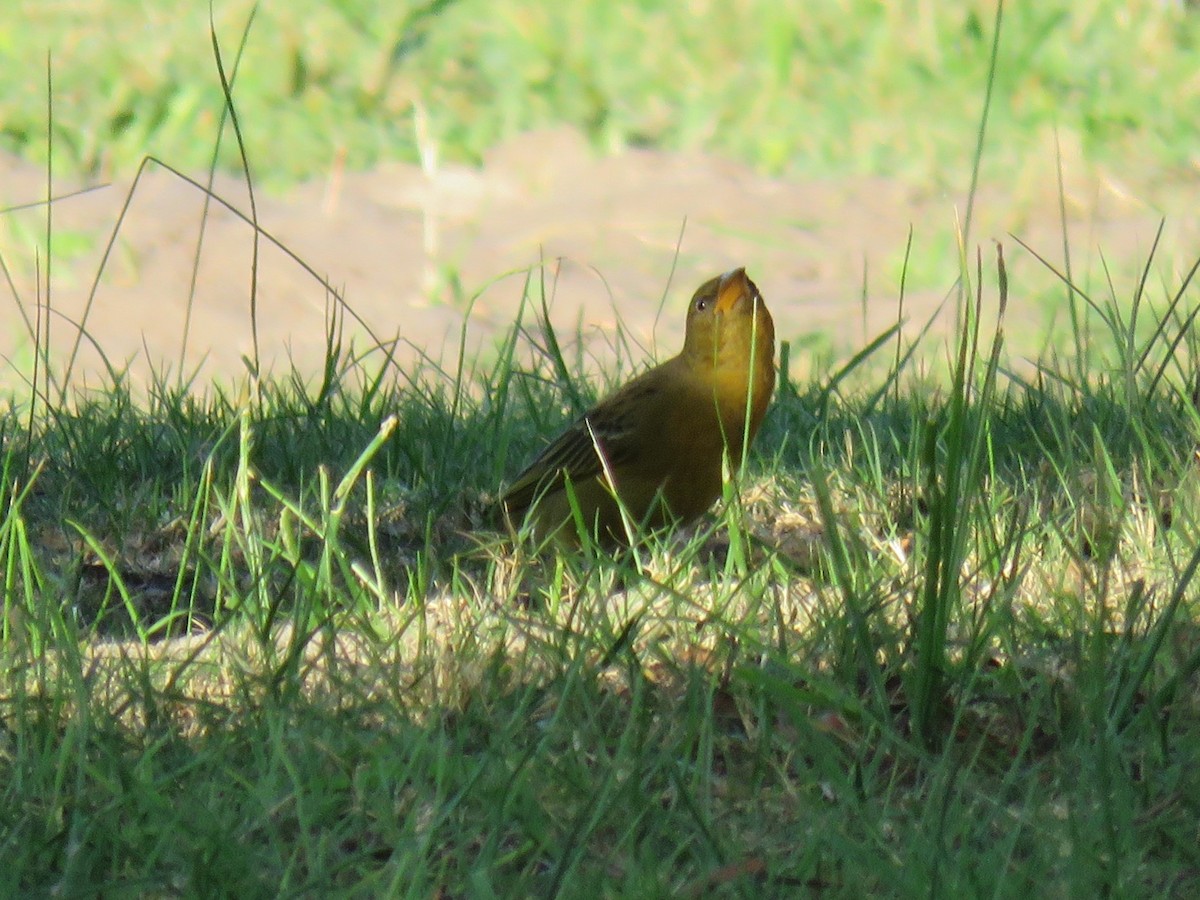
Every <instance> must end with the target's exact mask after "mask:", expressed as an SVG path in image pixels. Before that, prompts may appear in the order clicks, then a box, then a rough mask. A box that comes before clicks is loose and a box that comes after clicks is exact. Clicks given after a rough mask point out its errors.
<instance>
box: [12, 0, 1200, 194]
mask: <svg viewBox="0 0 1200 900" xmlns="http://www.w3.org/2000/svg"><path fill="white" fill-rule="evenodd" d="M26 7H27V8H25V9H24V10H23V15H22V16H21V17H19V18H13V19H10V20H9V21H8V22H7V23H5V24H0V98H3V99H0V123H2V125H0V146H3V147H7V148H11V149H14V150H16V151H17V152H19V153H21V154H23V155H27V156H31V157H33V158H41V155H42V154H44V147H45V132H46V97H45V94H44V82H45V75H44V73H45V71H46V64H47V55H49V61H50V69H51V74H52V76H53V82H54V100H55V107H56V115H55V119H56V125H57V128H56V142H57V144H58V149H59V153H60V154H61V156H60V163H59V164H60V166H61V167H62V168H63V170H64V171H71V172H82V173H93V174H95V175H99V176H100V177H107V175H108V174H109V173H111V172H114V171H115V172H125V173H127V172H129V171H130V170H131V169H132V168H133V167H134V166H135V165H136V164H137V163H138V161H140V159H141V157H142V156H143V155H144V154H146V153H153V154H156V155H158V156H160V157H163V158H166V159H169V160H171V161H172V162H173V163H174V164H175V165H177V166H179V167H180V168H183V169H184V170H189V171H196V170H198V169H202V168H205V167H206V166H207V164H208V160H209V156H210V154H211V148H212V146H213V143H214V140H215V136H216V131H217V124H218V117H217V116H216V115H215V114H214V110H219V109H220V99H221V88H220V83H219V80H218V79H217V77H216V75H215V70H214V68H213V65H212V46H211V42H210V40H209V33H208V15H207V9H206V5H205V4H203V3H196V4H185V5H183V6H182V7H179V8H176V7H171V8H169V9H168V8H166V7H163V6H162V5H161V4H157V3H149V2H146V0H104V2H99V0H97V2H90V3H89V2H85V3H71V4H48V5H45V4H26ZM251 10H252V5H251V4H250V3H249V2H245V0H238V2H233V0H226V2H217V3H214V19H215V22H216V26H217V35H218V38H219V40H220V42H221V44H222V49H223V53H224V55H225V57H226V61H227V66H228V67H229V68H230V69H231V70H232V61H233V60H234V59H235V57H237V55H238V54H237V48H238V46H239V43H240V42H241V40H242V35H243V33H244V32H245V31H246V29H247V28H249V40H248V41H247V43H246V47H245V51H244V53H243V54H242V56H241V59H242V65H241V67H240V69H239V77H238V78H237V79H236V87H235V94H236V98H237V102H238V106H239V109H240V110H241V113H242V115H243V117H244V118H245V119H246V120H247V121H253V122H255V123H256V125H257V127H256V128H255V129H253V131H252V133H250V134H248V135H247V140H248V144H249V156H250V159H251V161H252V164H253V166H254V175H255V177H256V179H257V180H258V181H260V182H263V183H267V184H279V183H281V182H286V181H290V180H293V179H296V178H302V177H311V176H314V175H321V174H323V173H325V172H327V171H328V170H329V168H330V167H331V166H333V165H335V164H336V163H337V162H338V161H339V160H340V159H342V158H344V160H345V162H346V163H347V164H348V165H349V166H351V167H353V168H362V167H367V166H370V165H372V164H374V163H376V162H378V161H379V160H386V159H395V158H401V159H406V160H409V161H416V160H417V158H418V146H417V138H416V134H415V129H414V119H413V116H414V109H415V108H416V107H417V106H423V107H424V108H425V109H426V110H427V112H428V116H429V122H430V135H431V139H432V140H433V141H434V142H435V143H436V144H437V145H438V147H439V148H440V152H441V156H442V157H443V158H444V159H449V160H463V161H471V162H473V161H478V160H479V159H481V158H482V157H483V156H484V154H486V152H487V151H488V150H489V149H490V148H492V147H493V146H494V145H495V144H496V143H497V142H498V141H500V140H502V139H503V138H505V137H507V136H509V135H512V134H515V133H518V132H521V131H525V130H528V129H531V128H538V127H543V126H547V125H555V124H559V123H563V122H567V123H572V124H574V125H576V126H577V127H579V128H581V129H583V130H584V131H585V132H586V133H587V134H588V136H589V138H590V139H591V140H592V141H593V143H594V144H595V146H596V147H598V148H600V149H601V150H604V151H609V150H614V149H617V148H621V147H628V146H654V147H665V148H704V149H707V150H711V151H716V152H718V153H721V154H723V155H726V156H730V157H733V158H736V159H740V160H743V161H746V162H748V163H750V164H752V165H754V166H756V167H758V168H761V169H763V170H766V171H773V172H788V173H791V174H803V175H829V174H849V175H861V174H880V173H882V174H898V175H902V176H904V177H906V178H908V179H910V180H913V181H915V182H917V183H921V184H929V183H932V184H934V185H936V186H938V187H947V186H955V187H958V186H961V185H962V184H963V183H964V182H965V180H966V174H967V173H966V171H965V170H964V169H963V161H964V160H969V159H970V158H971V154H972V151H973V149H974V139H975V125H976V120H977V110H978V97H979V94H978V90H979V85H980V84H982V83H983V80H984V79H985V77H986V74H987V71H988V58H989V43H990V34H991V27H990V26H991V21H992V18H993V12H992V4H991V3H978V2H973V3H967V4H932V3H924V2H900V3H872V2H864V0H857V2H852V3H832V2H823V3H816V4H801V3H777V2H773V0H738V2H734V3H728V2H702V3H692V4H687V5H680V4H660V3H651V2H646V0H642V2H628V3H622V4H619V5H612V4H604V3H578V4H565V5H564V4H561V3H554V2H545V0H541V2H526V0H520V2H518V0H501V2H489V3H483V2H481V0H457V2H456V0H430V2H428V3H402V4H382V5H381V4H378V3H373V2H344V3H337V4H333V3H328V2H320V0H299V2H296V3H289V4H286V5H284V4H278V3H264V4H262V5H261V7H260V8H259V9H258V12H257V15H256V16H254V18H253V23H252V24H248V23H250V21H251ZM1198 22H1200V19H1197V17H1196V16H1195V15H1194V14H1192V13H1191V12H1189V11H1188V10H1186V9H1185V8H1184V5H1183V4H1173V3H1152V2H1141V3H1129V2H1125V0H1087V2H1082V3H1068V2H1054V3H1042V4H1028V3H1013V4H1009V8H1008V9H1007V10H1006V13H1005V40H1004V42H1003V45H1002V47H1001V55H1000V58H999V67H998V69H997V71H998V78H999V82H1000V83H999V85H998V89H999V92H1000V94H1001V95H1002V96H1003V97H1005V98H1006V101H1005V102H1004V103H1002V104H997V106H996V107H995V109H994V110H993V117H994V124H995V126H996V127H997V128H998V129H1001V130H1002V131H1003V132H1004V133H1005V134H1006V135H1008V138H1006V140H1005V141H1004V142H1003V143H1002V144H997V145H996V146H994V147H993V148H992V151H991V152H990V153H989V155H988V157H987V159H986V164H987V166H988V167H989V172H990V173H992V174H994V175H995V176H996V177H997V178H1004V179H1005V180H1008V179H1011V177H1012V173H1013V167H1014V165H1018V164H1019V163H1020V161H1021V160H1024V159H1026V158H1028V157H1029V154H1030V153H1031V152H1035V153H1042V154H1044V153H1045V152H1046V147H1047V146H1051V145H1052V144H1051V143H1050V142H1049V141H1048V139H1047V138H1048V134H1049V133H1050V132H1051V130H1052V129H1055V128H1057V129H1058V130H1059V132H1060V136H1061V138H1062V140H1063V143H1064V145H1065V146H1076V145H1078V146H1080V147H1081V149H1082V151H1083V153H1084V154H1085V156H1087V157H1088V158H1090V159H1093V160H1095V161H1098V162H1101V163H1106V164H1111V165H1115V166H1117V167H1119V168H1120V171H1121V173H1122V175H1123V176H1124V177H1128V176H1129V175H1130V174H1131V172H1130V171H1129V169H1128V168H1127V164H1128V163H1129V162H1130V161H1131V160H1136V161H1137V162H1138V164H1139V166H1140V167H1143V168H1144V169H1145V170H1146V171H1147V172H1153V173H1154V174H1155V175H1156V177H1161V176H1162V174H1163V173H1172V172H1176V173H1180V174H1182V173H1184V172H1186V171H1189V170H1190V167H1191V166H1192V165H1194V163H1195V158H1194V153H1193V151H1192V150H1191V147H1192V143H1193V142H1192V140H1191V138H1192V135H1193V123H1194V122H1195V120H1196V117H1197V114H1198V110H1200V86H1197V84H1196V80H1195V78H1194V77H1193V75H1194V72H1195V71H1196V66H1197V61H1198V59H1200V44H1198V41H1200V33H1198V30H1197V29H1198V28H1200V24H1198ZM143 34H146V35H149V34H153V35H154V39H153V40H144V39H142V38H141V35H143ZM1147 98H1153V102H1146V101H1147ZM221 159H222V161H223V163H224V165H225V166H227V167H229V168H231V169H235V170H236V169H238V168H239V166H240V161H239V159H238V157H237V155H236V153H235V150H234V148H233V147H232V146H230V145H226V146H225V147H224V149H223V153H222V156H221Z"/></svg>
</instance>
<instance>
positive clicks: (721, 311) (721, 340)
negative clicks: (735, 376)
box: [683, 268, 775, 372]
mask: <svg viewBox="0 0 1200 900" xmlns="http://www.w3.org/2000/svg"><path fill="white" fill-rule="evenodd" d="M683 355H684V356H685V357H687V358H689V359H690V360H692V361H693V362H694V363H695V364H697V365H712V366H714V367H715V368H718V369H726V368H731V367H732V368H737V369H740V370H741V371H743V372H748V371H749V369H750V367H751V358H752V357H753V358H754V360H756V361H762V360H765V363H766V365H767V366H771V365H773V361H774V358H775V323H774V322H773V321H772V320H771V314H770V313H769V312H768V311H767V305H766V303H764V302H763V298H762V294H760V293H759V292H758V287H757V286H755V284H754V282H753V281H751V280H750V278H749V277H748V276H747V275H746V270H745V269H743V268H738V269H733V270H732V271H730V272H726V273H725V274H724V275H718V276H717V277H716V278H710V279H709V280H708V281H706V282H704V284H702V285H700V287H699V288H698V289H697V290H696V293H695V294H694V295H693V296H692V303H691V306H689V307H688V317H687V333H686V336H685V337H684V341H683Z"/></svg>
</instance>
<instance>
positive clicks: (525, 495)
mask: <svg viewBox="0 0 1200 900" xmlns="http://www.w3.org/2000/svg"><path fill="white" fill-rule="evenodd" d="M658 392H659V388H658V387H657V385H656V384H655V383H654V382H653V381H651V380H649V379H645V378H639V379H635V380H634V381H631V382H630V383H629V384H627V385H626V386H625V387H624V388H622V389H621V390H620V391H618V392H617V393H616V394H614V395H613V396H611V397H609V398H608V399H607V400H604V401H603V402H601V403H600V404H598V405H597V406H595V407H594V408H593V409H591V410H590V411H588V412H587V413H586V414H584V415H583V416H581V417H580V418H579V419H577V420H576V421H575V422H574V423H573V424H572V425H571V426H570V427H569V428H568V429H567V430H566V431H564V432H563V433H562V434H560V435H559V436H558V437H557V438H555V440H554V441H553V442H551V443H550V444H549V445H548V446H547V447H546V449H545V450H543V451H542V452H541V454H539V455H538V457H537V459H535V460H534V461H533V462H532V463H530V465H529V467H528V468H526V469H525V471H523V472H522V473H521V474H520V475H518V476H517V477H516V479H515V480H514V481H513V483H512V485H511V486H510V487H509V489H508V490H507V491H506V492H505V494H504V498H503V502H504V505H505V506H507V507H508V508H509V509H510V510H512V511H513V512H514V513H519V512H523V511H524V510H525V509H528V508H529V506H530V505H532V504H533V502H534V501H535V500H536V499H537V498H538V497H539V496H541V495H543V494H548V493H553V492H554V491H560V490H563V489H564V487H565V485H566V481H567V479H568V478H569V479H570V480H571V481H572V482H573V483H576V484H578V483H581V482H583V481H586V480H587V479H590V478H596V477H598V476H601V475H603V474H604V471H605V469H606V467H607V469H608V470H609V471H613V470H616V469H619V468H620V467H621V466H623V465H625V464H626V463H627V462H629V461H630V460H631V459H634V458H635V457H636V456H637V453H638V444H637V430H638V428H639V425H641V426H642V427H644V418H645V411H646V405H647V403H649V402H650V401H652V400H653V398H654V396H655V395H656V394H657V393H658ZM597 448H599V451H600V452H599V453H598V452H597ZM600 453H603V455H604V456H603V461H602V460H601V456H600Z"/></svg>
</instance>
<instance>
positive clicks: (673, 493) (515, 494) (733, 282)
mask: <svg viewBox="0 0 1200 900" xmlns="http://www.w3.org/2000/svg"><path fill="white" fill-rule="evenodd" d="M774 389H775V324H774V322H773V321H772V320H771V314H770V313H769V312H768V311H767V307H766V304H765V303H764V302H763V298H762V295H761V294H759V292H758V288H757V287H756V286H755V284H754V282H753V281H751V280H750V279H749V278H748V277H747V276H746V270H745V269H734V270H733V271H731V272H726V273H725V274H724V275H720V276H718V277H716V278H712V279H710V280H708V281H706V282H704V284H702V285H701V286H700V287H699V289H698V290H697V291H696V293H695V294H694V295H693V297H692V301H691V305H690V306H689V307H688V315H687V329H686V333H685V336H684V340H683V350H682V351H680V353H679V355H678V356H676V357H674V358H672V359H669V360H667V361H666V362H664V363H662V364H661V365H658V366H655V367H654V368H653V369H650V370H649V371H647V372H645V373H643V374H642V375H639V376H638V377H636V378H634V379H633V380H632V381H630V382H629V383H627V384H625V385H624V386H622V387H621V388H620V389H618V390H617V391H616V392H614V393H613V394H611V395H609V396H608V397H606V398H605V399H603V400H601V401H600V402H599V403H597V404H596V406H595V407H593V408H592V409H591V410H590V411H588V412H587V413H586V414H584V416H583V417H582V418H580V419H579V420H578V421H576V422H575V423H574V424H572V425H571V426H570V427H569V428H568V429H567V430H566V431H565V432H563V433H562V434H561V435H559V437H558V438H557V439H555V440H554V441H553V442H552V443H551V444H550V445H549V446H547V447H546V449H545V450H543V451H542V453H541V454H540V455H539V456H538V457H537V459H535V460H534V461H533V463H531V464H530V465H529V467H528V468H526V469H525V471H523V472H522V473H521V474H520V475H518V476H517V477H516V479H515V480H514V481H513V483H512V485H511V486H510V487H509V488H508V490H507V491H506V492H505V493H504V495H503V497H502V498H501V503H502V505H503V508H504V510H505V513H506V515H507V516H508V520H509V522H510V523H512V524H514V525H519V524H520V523H521V522H522V521H524V519H525V517H526V516H528V515H532V522H533V525H534V527H535V530H536V532H537V534H538V535H539V536H541V537H548V536H551V535H553V536H555V537H557V538H558V539H559V540H565V541H566V542H567V543H568V544H577V543H578V538H579V534H578V532H577V530H576V528H575V525H574V524H573V523H572V519H573V513H572V506H571V502H572V501H571V495H572V494H573V496H574V502H575V504H576V505H577V506H578V509H579V511H580V512H581V513H582V516H583V522H584V524H585V526H586V528H587V530H588V531H589V532H590V533H591V534H592V535H594V536H596V537H598V538H599V539H600V540H601V541H602V542H604V543H607V544H612V543H614V542H615V543H620V544H624V543H628V541H629V534H628V531H627V530H626V526H625V523H623V522H622V518H621V512H620V508H619V507H618V504H617V501H616V499H615V497H620V499H621V502H622V503H623V504H624V506H625V510H626V512H627V513H628V515H629V517H630V520H631V523H632V525H633V526H634V527H635V528H636V527H638V526H645V527H649V528H659V527H662V526H664V525H668V524H671V523H680V524H683V523H686V522H689V521H691V520H693V519H695V518H696V517H698V516H700V515H701V514H703V513H704V512H705V511H706V510H707V509H708V508H709V507H710V506H712V504H713V502H714V501H715V500H716V499H717V498H718V497H720V496H721V484H722V461H723V459H724V458H726V457H728V459H729V460H730V463H731V465H732V466H737V465H739V464H740V463H741V460H742V452H743V449H744V447H745V446H747V445H748V444H749V442H750V441H752V440H754V436H755V434H757V433H758V428H759V426H760V425H761V424H762V420H763V416H764V415H765V414H766V411H767V404H768V403H769V402H770V400H771V393H772V391H773V390H774ZM568 485H569V488H568Z"/></svg>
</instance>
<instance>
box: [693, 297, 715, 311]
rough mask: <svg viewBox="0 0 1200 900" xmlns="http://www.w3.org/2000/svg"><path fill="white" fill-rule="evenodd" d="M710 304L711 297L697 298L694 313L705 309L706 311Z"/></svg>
mask: <svg viewBox="0 0 1200 900" xmlns="http://www.w3.org/2000/svg"><path fill="white" fill-rule="evenodd" d="M710 303H712V298H711V297H697V298H696V312H704V311H705V310H706V309H708V306H709V304H710Z"/></svg>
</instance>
